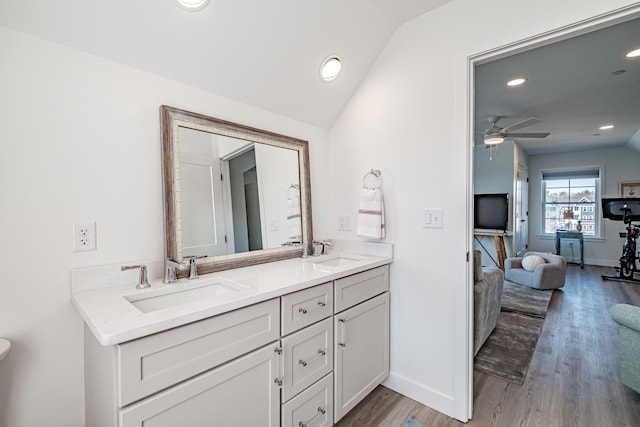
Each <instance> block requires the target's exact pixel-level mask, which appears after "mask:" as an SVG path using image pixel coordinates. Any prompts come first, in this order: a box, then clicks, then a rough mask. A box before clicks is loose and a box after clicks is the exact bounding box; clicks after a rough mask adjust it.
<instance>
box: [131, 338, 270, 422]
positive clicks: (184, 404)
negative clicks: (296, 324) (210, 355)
mask: <svg viewBox="0 0 640 427" xmlns="http://www.w3.org/2000/svg"><path fill="white" fill-rule="evenodd" d="M274 348H275V346H274V345H268V346H266V347H263V348H261V349H259V350H255V351H254V352H252V353H249V354H247V355H244V356H242V357H240V358H239V359H236V360H233V361H231V362H229V363H227V364H225V365H222V366H220V367H218V368H215V369H213V370H211V371H208V372H205V373H204V374H201V375H198V376H197V377H195V378H192V379H190V380H188V381H185V382H184V383H181V384H178V385H177V386H175V387H172V388H170V389H168V390H165V391H163V392H161V393H158V394H156V395H154V396H151V397H149V398H147V399H145V400H142V401H141V402H138V403H135V404H133V405H131V406H129V407H128V408H125V409H122V410H120V412H119V417H120V424H119V425H120V427H143V426H145V427H150V426H153V427H175V426H188V427H196V426H265V427H280V395H279V388H278V386H277V384H276V383H275V382H274V381H273V380H274V378H277V376H278V356H277V354H276V352H275V351H274Z"/></svg>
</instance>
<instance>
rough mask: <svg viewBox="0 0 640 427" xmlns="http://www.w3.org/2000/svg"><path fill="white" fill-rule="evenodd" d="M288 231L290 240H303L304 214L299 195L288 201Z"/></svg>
mask: <svg viewBox="0 0 640 427" xmlns="http://www.w3.org/2000/svg"><path fill="white" fill-rule="evenodd" d="M287 230H288V231H289V238H290V239H300V240H302V214H301V211H300V195H298V194H296V195H295V196H294V195H292V196H291V197H289V198H288V199H287Z"/></svg>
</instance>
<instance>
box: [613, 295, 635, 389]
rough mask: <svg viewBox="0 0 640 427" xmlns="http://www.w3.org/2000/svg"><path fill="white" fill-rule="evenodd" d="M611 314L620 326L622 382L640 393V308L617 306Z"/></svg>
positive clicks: (626, 305) (624, 305) (627, 305)
mask: <svg viewBox="0 0 640 427" xmlns="http://www.w3.org/2000/svg"><path fill="white" fill-rule="evenodd" d="M609 312H610V313H611V318H612V319H613V320H614V321H615V322H616V323H617V324H618V325H619V326H620V380H621V381H622V383H623V384H624V385H626V386H627V387H629V388H631V389H633V390H635V391H636V392H638V393H640V307H636V306H634V305H629V304H616V305H614V306H613V307H611V310H610V311H609Z"/></svg>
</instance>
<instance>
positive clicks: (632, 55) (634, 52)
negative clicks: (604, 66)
mask: <svg viewBox="0 0 640 427" xmlns="http://www.w3.org/2000/svg"><path fill="white" fill-rule="evenodd" d="M625 56H626V57H627V58H637V57H639V56H640V48H638V49H634V50H632V51H631V52H627V54H626V55H625Z"/></svg>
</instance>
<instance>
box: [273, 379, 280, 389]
mask: <svg viewBox="0 0 640 427" xmlns="http://www.w3.org/2000/svg"><path fill="white" fill-rule="evenodd" d="M273 382H274V383H276V384H278V387H282V379H280V378H275V379H274V380H273Z"/></svg>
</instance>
